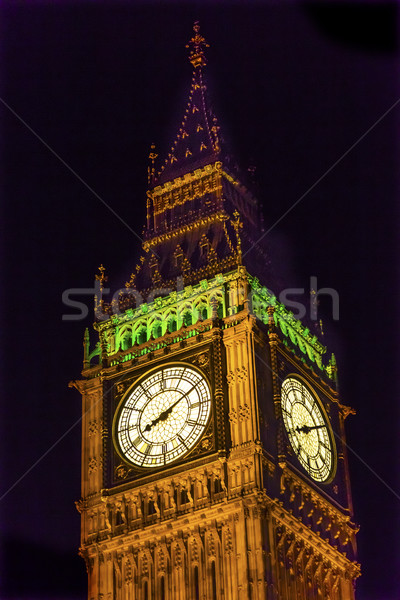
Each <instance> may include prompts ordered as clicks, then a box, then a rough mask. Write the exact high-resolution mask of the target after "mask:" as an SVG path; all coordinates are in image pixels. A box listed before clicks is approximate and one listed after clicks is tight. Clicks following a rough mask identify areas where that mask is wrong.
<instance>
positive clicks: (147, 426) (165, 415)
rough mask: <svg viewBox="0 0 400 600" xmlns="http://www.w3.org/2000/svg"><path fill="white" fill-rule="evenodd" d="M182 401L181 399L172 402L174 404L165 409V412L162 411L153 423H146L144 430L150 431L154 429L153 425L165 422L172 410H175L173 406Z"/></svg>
mask: <svg viewBox="0 0 400 600" xmlns="http://www.w3.org/2000/svg"><path fill="white" fill-rule="evenodd" d="M181 400H182V398H179V399H178V400H177V401H176V402H174V404H172V406H170V407H169V408H167V409H166V410H164V411H163V412H162V413H161V414H160V415H159V416H158V417H157V419H154V421H152V422H151V423H148V424H147V425H146V427H145V428H144V430H145V431H150V430H151V428H152V427H154V425H157V424H158V423H159V422H160V421H165V419H168V417H169V415H170V414H171V412H172V409H173V408H175V406H176V405H177V404H178V402H180V401H181Z"/></svg>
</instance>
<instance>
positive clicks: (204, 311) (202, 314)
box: [200, 306, 208, 321]
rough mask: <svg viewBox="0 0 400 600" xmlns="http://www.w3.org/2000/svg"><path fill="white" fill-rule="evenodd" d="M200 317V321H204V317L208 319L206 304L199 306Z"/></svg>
mask: <svg viewBox="0 0 400 600" xmlns="http://www.w3.org/2000/svg"><path fill="white" fill-rule="evenodd" d="M200 318H201V319H202V321H205V320H206V319H208V310H207V306H202V307H201V308H200Z"/></svg>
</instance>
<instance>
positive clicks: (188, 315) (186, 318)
mask: <svg viewBox="0 0 400 600" xmlns="http://www.w3.org/2000/svg"><path fill="white" fill-rule="evenodd" d="M192 323H193V320H192V313H191V312H189V311H186V312H185V314H184V315H183V324H184V325H185V326H186V327H188V326H189V325H191V324H192Z"/></svg>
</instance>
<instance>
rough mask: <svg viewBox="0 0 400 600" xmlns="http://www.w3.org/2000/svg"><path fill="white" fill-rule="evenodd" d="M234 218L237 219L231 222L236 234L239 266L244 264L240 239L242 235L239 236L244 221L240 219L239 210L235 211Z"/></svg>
mask: <svg viewBox="0 0 400 600" xmlns="http://www.w3.org/2000/svg"><path fill="white" fill-rule="evenodd" d="M233 216H234V217H235V220H231V223H232V226H233V228H234V230H235V234H236V248H237V250H236V254H237V259H238V265H241V264H242V240H241V239H240V234H239V230H240V229H242V228H243V223H242V220H241V218H240V215H239V212H238V211H237V210H235V212H234V213H233Z"/></svg>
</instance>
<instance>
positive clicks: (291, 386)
mask: <svg viewBox="0 0 400 600" xmlns="http://www.w3.org/2000/svg"><path fill="white" fill-rule="evenodd" d="M281 408H282V416H283V422H284V425H285V429H286V432H287V435H288V438H289V441H290V444H291V446H292V448H293V450H294V452H295V454H296V456H297V459H298V460H299V462H300V464H301V466H302V467H303V468H304V469H305V470H306V471H307V473H308V474H309V475H310V477H311V478H312V479H314V481H317V482H320V483H327V482H329V481H331V480H332V478H333V476H334V470H335V466H336V465H335V463H336V461H335V443H334V440H333V435H332V432H331V428H330V425H329V422H328V418H327V416H326V415H325V411H324V410H323V408H322V405H321V404H320V402H319V400H318V397H317V395H316V393H315V392H314V391H313V390H311V388H309V387H308V386H306V385H305V384H304V383H303V382H302V381H301V380H300V379H299V378H297V377H294V376H290V377H287V378H286V379H285V380H284V382H283V383H282V388H281Z"/></svg>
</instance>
